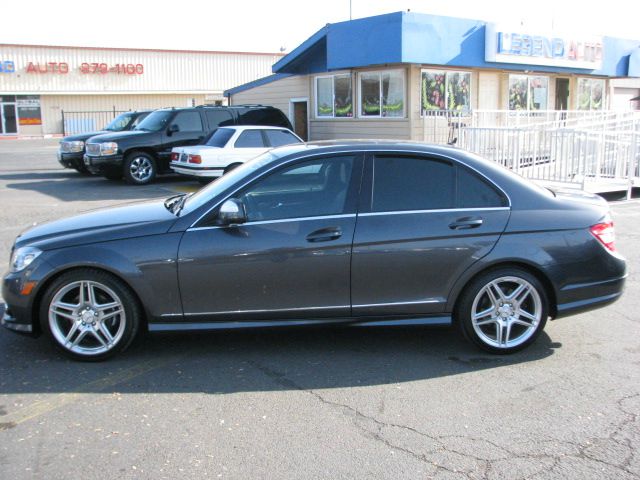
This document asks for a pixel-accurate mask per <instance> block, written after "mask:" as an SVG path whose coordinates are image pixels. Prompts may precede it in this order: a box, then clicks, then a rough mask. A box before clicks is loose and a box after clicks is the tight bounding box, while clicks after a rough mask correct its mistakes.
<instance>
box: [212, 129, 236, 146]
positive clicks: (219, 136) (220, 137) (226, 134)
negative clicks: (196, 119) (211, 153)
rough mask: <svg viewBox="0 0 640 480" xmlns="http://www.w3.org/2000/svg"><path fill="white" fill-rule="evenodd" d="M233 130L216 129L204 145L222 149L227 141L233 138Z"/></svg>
mask: <svg viewBox="0 0 640 480" xmlns="http://www.w3.org/2000/svg"><path fill="white" fill-rule="evenodd" d="M234 131H235V130H232V129H230V128H218V129H217V130H216V131H214V132H213V134H211V136H210V137H209V140H207V142H206V143H205V145H209V146H210V147H219V148H223V147H224V146H225V145H226V144H227V142H228V141H229V139H230V138H231V137H233V133H234Z"/></svg>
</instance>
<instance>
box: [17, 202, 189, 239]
mask: <svg viewBox="0 0 640 480" xmlns="http://www.w3.org/2000/svg"><path fill="white" fill-rule="evenodd" d="M175 221H176V217H175V215H174V214H173V213H171V212H169V211H168V210H167V209H166V207H165V206H164V201H151V202H142V203H135V204H130V205H126V206H123V207H115V208H106V209H100V210H94V211H91V212H87V213H84V214H81V215H76V216H74V217H69V218H65V219H62V220H55V221H52V222H47V223H43V224H41V225H36V226H34V227H33V228H30V229H28V230H26V231H25V232H23V233H22V234H20V235H19V236H18V238H17V239H16V247H22V246H26V245H29V246H34V247H38V248H40V249H42V250H51V249H54V248H62V247H71V246H77V245H84V244H87V243H94V242H106V241H111V240H120V239H124V238H133V237H141V236H147V235H158V234H161V233H165V232H167V230H169V228H171V225H173V223H175Z"/></svg>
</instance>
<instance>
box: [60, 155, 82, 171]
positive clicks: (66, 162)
mask: <svg viewBox="0 0 640 480" xmlns="http://www.w3.org/2000/svg"><path fill="white" fill-rule="evenodd" d="M83 156H84V152H76V153H63V152H60V151H58V162H59V163H60V165H62V166H63V167H64V168H75V169H78V168H82V166H83V165H84V163H83V159H82V157H83Z"/></svg>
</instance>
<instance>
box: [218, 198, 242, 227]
mask: <svg viewBox="0 0 640 480" xmlns="http://www.w3.org/2000/svg"><path fill="white" fill-rule="evenodd" d="M218 220H219V221H220V223H221V224H222V225H240V224H242V223H245V222H246V221H247V211H246V210H245V208H244V203H242V202H241V201H240V200H238V199H237V198H230V199H229V200H226V201H225V202H224V203H223V204H222V205H221V206H220V210H219V211H218Z"/></svg>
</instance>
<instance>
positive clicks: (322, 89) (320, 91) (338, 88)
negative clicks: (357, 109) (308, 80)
mask: <svg viewBox="0 0 640 480" xmlns="http://www.w3.org/2000/svg"><path fill="white" fill-rule="evenodd" d="M351 91H352V88H351V75H350V74H344V75H331V76H327V77H316V116H317V117H328V118H336V117H337V118H341V117H353V95H352V93H351Z"/></svg>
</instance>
